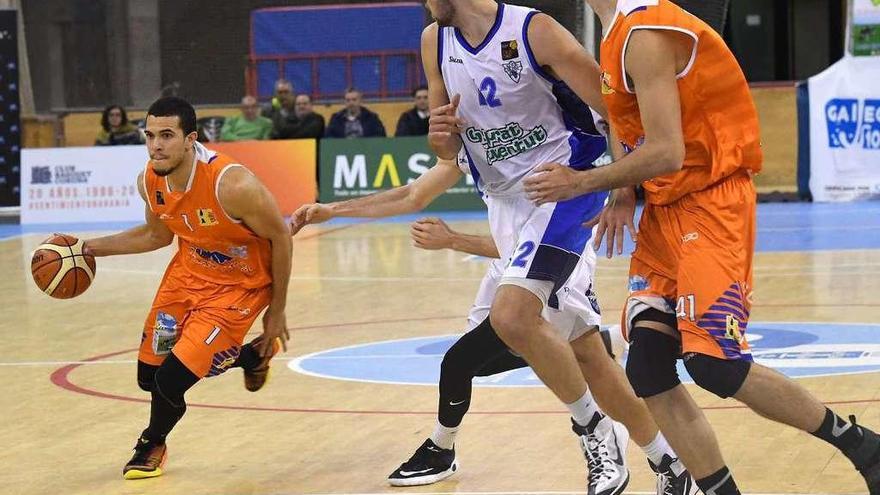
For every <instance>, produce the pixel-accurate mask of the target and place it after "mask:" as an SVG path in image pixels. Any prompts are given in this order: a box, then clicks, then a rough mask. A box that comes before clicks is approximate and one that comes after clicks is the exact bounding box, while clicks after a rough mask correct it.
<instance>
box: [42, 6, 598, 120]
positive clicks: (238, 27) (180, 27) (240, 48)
mask: <svg viewBox="0 0 880 495" xmlns="http://www.w3.org/2000/svg"><path fill="white" fill-rule="evenodd" d="M44 1H45V0H44ZM218 3H219V2H217V1H216V0H188V1H186V2H181V1H180V0H159V20H160V40H161V42H160V53H161V69H162V70H161V72H162V86H167V85H169V84H172V83H175V82H176V83H178V85H179V92H180V93H179V94H180V96H182V97H184V98H187V99H189V100H190V101H192V102H193V103H195V104H227V103H229V102H233V101H238V100H239V99H240V98H241V97H242V91H243V89H242V88H244V87H245V68H246V67H247V57H248V53H249V45H250V31H249V30H250V22H249V19H250V12H251V11H252V10H254V9H258V8H264V7H279V6H283V7H295V6H304V5H332V4H340V3H343V2H341V1H340V0H235V1H227V2H222V5H223V6H222V8H218ZM344 3H349V4H354V3H376V2H375V0H346V2H344ZM417 3H423V2H421V1H419V2H417ZM508 3H512V4H517V5H527V6H530V7H535V8H539V9H541V10H543V11H544V12H547V13H548V14H550V15H551V16H553V17H554V18H556V19H557V20H559V22H560V23H561V24H562V25H564V26H565V27H566V28H567V29H568V30H570V31H571V32H573V33H575V34H576V35H577V36H579V38H578V39H580V35H581V33H582V29H583V8H582V6H583V4H582V0H513V1H510V2H508ZM428 21H429V18H428V12H427V10H426V11H425V23H426V24H427V23H428ZM184 27H185V28H184ZM208 54H210V56H208Z"/></svg>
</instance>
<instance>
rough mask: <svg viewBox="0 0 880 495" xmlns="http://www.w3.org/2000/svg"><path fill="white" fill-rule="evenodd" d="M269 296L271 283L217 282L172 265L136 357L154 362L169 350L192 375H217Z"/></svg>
mask: <svg viewBox="0 0 880 495" xmlns="http://www.w3.org/2000/svg"><path fill="white" fill-rule="evenodd" d="M270 299H271V286H268V287H263V288H259V289H243V288H241V287H239V286H230V285H218V284H215V283H211V282H208V281H205V280H202V279H200V278H197V277H194V276H192V275H190V274H189V273H186V272H183V271H182V270H180V269H175V268H174V267H171V268H169V269H168V271H167V272H166V273H165V276H164V278H163V279H162V283H161V284H160V285H159V290H158V292H157V293H156V298H155V299H154V300H153V307H152V309H150V314H149V315H147V319H146V321H145V322H144V333H143V336H142V338H141V346H140V351H139V353H138V359H139V360H140V361H143V362H144V363H147V364H151V365H154V366H158V365H160V364H162V362H163V361H164V360H165V358H166V357H167V356H168V354H169V353H171V352H174V355H175V356H177V358H178V359H180V361H181V362H182V363H183V364H184V365H185V366H186V367H187V368H188V369H189V370H190V371H192V372H193V373H194V374H195V375H196V376H198V377H200V378H203V377H209V376H215V375H219V374H220V373H223V372H224V371H226V370H227V369H228V368H229V367H230V366H231V365H232V363H233V362H235V359H236V358H237V357H238V354H239V351H240V350H241V345H242V342H243V341H244V337H245V335H246V334H247V332H248V330H250V328H251V326H252V325H253V323H254V320H255V319H256V318H257V317H258V316H259V315H260V313H261V312H262V311H263V309H265V308H266V306H267V305H268V304H269V300H270Z"/></svg>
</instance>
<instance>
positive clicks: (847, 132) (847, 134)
mask: <svg viewBox="0 0 880 495" xmlns="http://www.w3.org/2000/svg"><path fill="white" fill-rule="evenodd" d="M825 120H826V122H827V125H828V146H829V147H830V148H861V149H865V150H880V99H874V100H870V99H863V100H859V99H856V98H835V99H833V100H831V101H829V102H828V103H827V104H826V105H825Z"/></svg>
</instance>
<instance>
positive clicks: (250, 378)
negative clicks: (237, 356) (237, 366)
mask: <svg viewBox="0 0 880 495" xmlns="http://www.w3.org/2000/svg"><path fill="white" fill-rule="evenodd" d="M261 339H262V336H260V337H257V338H255V339H254V340H252V341H251V343H250V345H251V346H253V347H254V349H256V348H257V347H259V345H260V340H261ZM280 350H281V340H280V339H279V338H277V337H276V338H275V339H273V340H272V352H270V353H269V355H268V356H266V357H262V358H260V361H259V363H257V366H256V367H254V368H251V369H249V370H248V369H245V370H244V388H246V389H248V391H250V392H256V391H257V390H260V389H261V388H263V385H265V384H266V382H267V381H269V361H271V360H272V358H273V357H275V355H276V354H278V351H280Z"/></svg>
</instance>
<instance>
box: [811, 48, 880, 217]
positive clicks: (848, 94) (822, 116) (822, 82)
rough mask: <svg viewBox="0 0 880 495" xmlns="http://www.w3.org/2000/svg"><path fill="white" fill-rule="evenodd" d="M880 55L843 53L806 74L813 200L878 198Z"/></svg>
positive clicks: (879, 177) (879, 192)
mask: <svg viewBox="0 0 880 495" xmlns="http://www.w3.org/2000/svg"><path fill="white" fill-rule="evenodd" d="M877 81H880V57H844V58H843V59H841V60H840V61H839V62H837V63H836V64H834V65H832V66H831V67H829V68H828V69H827V70H825V71H824V72H822V73H821V74H818V75H816V76H814V77H811V78H810V79H809V102H810V103H809V106H810V118H809V129H810V130H809V132H810V192H811V193H812V195H813V199H814V200H815V201H852V200H860V199H878V198H880V86H878V85H877Z"/></svg>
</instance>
